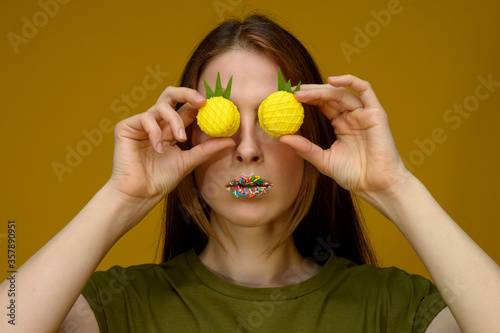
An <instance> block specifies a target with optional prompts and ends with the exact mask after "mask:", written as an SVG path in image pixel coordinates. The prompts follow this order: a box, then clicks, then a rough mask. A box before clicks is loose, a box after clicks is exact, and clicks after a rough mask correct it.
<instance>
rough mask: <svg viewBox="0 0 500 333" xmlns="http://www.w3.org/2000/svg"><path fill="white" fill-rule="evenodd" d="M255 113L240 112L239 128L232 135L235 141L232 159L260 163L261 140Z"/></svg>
mask: <svg viewBox="0 0 500 333" xmlns="http://www.w3.org/2000/svg"><path fill="white" fill-rule="evenodd" d="M254 115H255V116H256V114H255V113H253V114H252V115H245V116H244V115H242V114H240V128H239V129H238V131H237V132H236V133H235V134H234V135H233V139H234V141H236V148H235V150H234V153H233V159H234V160H235V161H237V162H243V163H255V162H258V163H261V162H263V161H264V155H263V152H262V144H263V142H262V140H261V138H260V137H261V134H260V133H259V128H258V127H259V124H258V122H257V121H256V117H253V116H254Z"/></svg>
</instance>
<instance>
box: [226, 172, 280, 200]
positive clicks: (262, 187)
mask: <svg viewBox="0 0 500 333" xmlns="http://www.w3.org/2000/svg"><path fill="white" fill-rule="evenodd" d="M271 186H273V184H269V183H268V182H266V181H264V180H262V179H260V177H259V176H255V175H253V176H250V177H237V178H235V179H233V180H232V181H231V182H230V183H229V185H228V187H227V190H228V191H229V194H231V195H234V196H235V197H237V198H253V197H258V196H261V195H262V194H266V193H267V192H268V191H269V190H270V189H271Z"/></svg>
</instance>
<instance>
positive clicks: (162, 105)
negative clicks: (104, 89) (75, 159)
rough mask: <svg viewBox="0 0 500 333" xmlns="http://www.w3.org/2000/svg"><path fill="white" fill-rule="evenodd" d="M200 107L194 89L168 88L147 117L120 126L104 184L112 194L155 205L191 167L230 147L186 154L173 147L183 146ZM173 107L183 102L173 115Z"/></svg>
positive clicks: (217, 145)
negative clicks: (111, 169)
mask: <svg viewBox="0 0 500 333" xmlns="http://www.w3.org/2000/svg"><path fill="white" fill-rule="evenodd" d="M205 102H206V100H205V98H204V97H202V96H201V95H200V94H199V93H198V92H197V91H196V90H193V89H189V88H177V87H168V88H166V89H165V91H163V93H162V94H161V96H160V98H159V99H158V101H157V102H156V104H155V105H153V106H152V107H151V108H150V109H149V110H148V111H147V112H144V113H141V114H138V115H135V116H133V117H130V118H127V119H125V120H123V121H121V122H119V123H118V124H117V126H116V128H115V151H114V157H113V173H112V175H111V178H110V180H109V182H108V184H109V185H111V186H112V188H113V190H114V191H115V192H117V193H118V194H119V195H120V196H121V197H123V198H125V199H126V200H127V201H134V202H142V201H144V200H146V201H152V202H153V204H156V203H157V202H159V200H160V199H161V198H162V197H163V196H165V195H166V194H168V193H169V192H171V191H172V190H173V189H174V188H175V187H176V186H177V184H178V183H179V182H180V180H181V179H182V178H183V177H184V176H186V175H187V174H188V173H190V172H191V171H192V170H193V169H194V168H195V167H196V166H198V165H199V164H201V163H203V162H204V161H206V160H208V159H209V158H210V157H211V156H212V155H213V154H215V153H217V152H219V151H221V150H223V149H225V148H227V147H230V146H231V145H234V141H232V140H230V139H227V138H224V139H211V140H207V141H206V142H204V143H202V144H200V145H197V146H195V147H193V148H192V149H190V150H181V149H180V148H179V147H178V146H177V145H176V143H177V142H183V141H186V134H185V127H187V126H188V125H189V124H191V123H192V122H193V121H194V119H195V118H196V114H197V112H198V109H199V108H200V107H201V106H202V105H203V104H205ZM177 103H185V104H184V105H183V106H182V107H181V108H180V109H179V111H178V112H176V111H175V110H174V108H175V106H176V104H177ZM148 206H151V205H148ZM150 208H152V207H150Z"/></svg>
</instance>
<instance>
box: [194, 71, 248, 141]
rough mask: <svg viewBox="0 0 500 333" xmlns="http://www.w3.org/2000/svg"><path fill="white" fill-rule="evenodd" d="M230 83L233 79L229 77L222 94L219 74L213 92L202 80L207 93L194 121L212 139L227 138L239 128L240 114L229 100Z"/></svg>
mask: <svg viewBox="0 0 500 333" xmlns="http://www.w3.org/2000/svg"><path fill="white" fill-rule="evenodd" d="M232 81H233V77H232V76H231V78H230V79H229V82H228V84H227V87H226V91H225V92H224V93H222V84H221V82H220V73H217V82H216V83H215V92H213V91H212V89H210V86H209V85H208V83H207V81H205V79H203V82H204V83H205V90H206V92H207V103H206V104H205V105H203V106H202V107H201V108H200V109H199V110H198V114H197V115H196V119H197V121H198V126H199V127H200V128H201V130H202V131H203V132H205V133H206V134H208V135H210V136H212V137H229V136H231V135H233V134H234V133H236V131H237V130H238V127H240V113H239V112H238V109H237V108H236V105H234V104H233V102H231V101H230V100H229V97H230V95H231V84H232Z"/></svg>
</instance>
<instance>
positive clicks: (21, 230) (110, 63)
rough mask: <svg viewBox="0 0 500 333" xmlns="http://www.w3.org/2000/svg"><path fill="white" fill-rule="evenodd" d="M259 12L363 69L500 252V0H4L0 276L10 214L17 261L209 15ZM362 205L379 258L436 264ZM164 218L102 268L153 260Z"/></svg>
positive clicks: (156, 214)
mask: <svg viewBox="0 0 500 333" xmlns="http://www.w3.org/2000/svg"><path fill="white" fill-rule="evenodd" d="M255 9H260V10H262V12H264V13H266V14H270V16H271V17H274V18H276V19H277V20H278V22H279V23H281V24H282V25H283V26H285V27H286V28H288V29H290V30H291V31H292V32H293V33H294V34H295V35H296V36H297V37H298V38H299V39H300V40H301V41H302V42H303V43H304V44H305V46H306V47H307V48H308V49H309V50H310V52H311V53H312V55H313V56H314V58H315V59H316V61H317V62H318V64H319V66H320V69H321V71H322V73H323V75H324V76H325V77H326V76H329V75H341V74H346V73H350V74H354V75H356V76H359V77H361V78H363V79H365V80H368V81H370V83H371V84H372V86H373V87H374V90H375V92H376V93H377V95H378V98H379V99H380V101H381V103H382V105H383V106H384V108H385V110H386V111H387V113H388V115H389V119H390V123H391V128H392V132H393V135H394V137H395V140H396V143H397V145H398V149H399V152H400V154H401V156H402V158H403V159H404V161H405V164H406V165H407V167H408V168H409V169H410V170H411V171H412V172H413V173H414V174H415V175H416V176H417V177H418V178H419V179H420V180H421V181H422V182H423V183H424V184H425V185H426V186H427V188H428V189H429V190H430V192H431V193H432V194H433V195H434V197H435V198H436V199H437V201H438V202H439V203H440V204H441V205H442V207H443V208H444V209H445V210H446V211H447V212H448V213H449V214H450V215H451V217H452V218H454V219H455V221H456V222H457V223H458V224H459V225H460V226H461V227H462V228H463V229H464V230H465V231H466V232H467V233H468V234H469V235H470V236H471V237H472V238H473V239H474V240H475V241H476V242H477V243H478V244H479V245H480V246H481V247H482V248H483V249H484V250H485V251H486V252H487V253H488V254H489V255H490V256H491V257H492V258H493V259H494V260H496V261H497V262H500V247H499V246H498V236H499V232H500V224H499V223H498V221H499V217H498V208H499V203H498V199H499V195H498V189H499V188H500V181H499V177H498V171H499V170H500V163H499V162H500V159H499V156H498V153H499V149H498V144H499V141H500V140H499V138H500V134H499V129H498V123H499V121H500V116H499V107H500V63H499V61H498V59H500V44H499V43H498V41H499V40H500V27H499V18H498V12H499V11H500V4H499V3H497V2H494V1H487V0H478V1H474V2H457V1H440V2H431V1H416V0H414V1H411V0H400V1H393V0H390V1H368V0H363V1H328V2H326V1H309V2H306V1H282V2H278V1H269V0H265V1H252V2H250V1H244V0H215V1H204V0H203V1H202V0H196V1H141V2H137V1H106V2H102V1H76V0H73V1H69V0H64V1H63V0H40V1H22V2H7V1H2V2H1V3H0V13H1V14H0V15H1V20H0V32H1V36H2V38H1V41H0V43H1V45H0V57H1V62H0V66H1V78H2V79H1V80H2V89H1V90H0V92H1V93H0V96H1V98H0V108H1V121H0V136H1V137H0V145H1V164H0V165H1V172H0V175H1V176H0V177H1V181H0V184H1V187H0V189H1V199H0V205H1V208H0V241H1V245H0V273H1V274H4V276H5V277H6V276H8V274H7V271H8V268H7V256H6V254H7V241H8V221H9V220H11V221H15V225H16V234H15V236H16V249H15V250H16V263H15V264H16V267H19V266H20V265H21V264H22V263H23V262H25V261H26V260H27V259H28V258H29V257H30V256H31V255H33V254H34V253H35V252H36V251H37V250H38V249H40V248H41V247H42V246H43V245H44V244H45V243H46V242H48V241H49V240H50V239H51V238H52V237H53V236H54V235H55V234H56V233H57V232H58V231H59V230H61V229H62V228H63V227H64V226H65V225H66V224H67V223H68V222H69V221H70V220H71V219H72V218H73V217H74V216H75V215H76V214H77V213H78V212H79V211H80V210H81V209H82V208H83V206H84V205H85V204H86V203H87V202H88V201H89V200H90V198H91V197H92V196H93V195H94V193H95V192H96V191H98V190H99V188H100V187H101V186H102V185H103V184H104V183H105V182H106V180H107V179H108V177H109V176H110V173H111V166H112V156H113V134H112V131H113V127H114V125H115V124H116V123H117V122H118V121H119V120H121V119H123V118H124V117H128V116H131V115H134V114H137V113H140V112H144V111H146V110H147V109H148V108H149V107H150V106H151V105H153V104H154V103H155V101H156V99H157V98H158V96H159V95H160V93H161V92H162V91H163V89H164V88H165V87H167V86H169V85H178V82H179V78H180V75H181V72H182V69H183V66H184V65H185V63H186V61H187V59H188V56H189V55H190V53H191V51H192V49H193V47H195V45H196V44H197V43H198V42H199V41H200V40H201V38H203V37H204V36H205V35H206V33H207V32H208V31H209V30H210V29H212V28H213V27H214V25H216V24H217V23H219V22H220V21H222V20H223V19H225V18H228V17H231V16H241V15H242V14H245V13H248V12H250V11H252V10H255ZM235 84H236V83H235ZM362 210H363V213H364V216H365V219H366V222H367V226H368V230H369V232H370V236H371V239H372V241H373V245H374V247H375V249H376V252H377V254H378V256H379V258H380V262H381V264H382V266H393V265H394V266H398V267H400V268H402V269H404V270H407V271H409V272H411V273H417V274H421V275H424V276H426V277H429V276H428V274H427V272H426V270H425V268H424V267H423V265H422V264H421V262H420V260H419V258H418V257H417V255H416V254H415V253H414V251H413V250H412V248H411V247H410V246H409V244H408V243H407V241H406V240H405V239H404V237H403V236H402V235H401V234H400V232H399V231H398V230H397V229H396V228H395V227H394V226H393V225H392V224H391V223H390V222H389V221H387V220H386V219H385V218H384V217H382V216H381V215H380V214H379V213H378V212H376V211H375V210H374V209H372V208H371V207H369V206H368V205H366V204H365V203H362ZM160 215H161V205H158V206H157V207H156V208H155V209H154V210H153V211H152V212H151V213H150V214H149V215H148V216H147V217H146V218H145V220H144V221H143V222H142V223H140V224H139V225H138V226H137V227H135V228H134V229H133V230H132V231H130V232H129V233H128V234H127V235H125V236H124V237H123V238H122V239H121V240H120V241H119V242H118V243H117V244H116V245H115V246H114V248H113V249H112V250H111V251H110V252H109V254H108V255H107V256H106V257H105V258H104V260H103V261H102V263H101V264H100V266H99V269H107V268H109V267H111V266H112V265H116V264H117V265H122V266H128V265H133V264H140V263H145V262H155V261H156V262H157V260H158V259H157V258H156V257H155V253H156V248H157V239H158V236H159V235H160V230H161V228H160V223H159V221H160ZM61 250H62V251H63V249H61ZM74 260H78V258H74ZM55 269H61V270H64V267H59V268H55ZM55 274H57V272H55ZM453 283H457V281H450V284H453ZM458 283H459V281H458Z"/></svg>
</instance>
